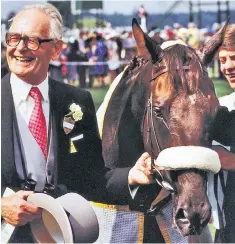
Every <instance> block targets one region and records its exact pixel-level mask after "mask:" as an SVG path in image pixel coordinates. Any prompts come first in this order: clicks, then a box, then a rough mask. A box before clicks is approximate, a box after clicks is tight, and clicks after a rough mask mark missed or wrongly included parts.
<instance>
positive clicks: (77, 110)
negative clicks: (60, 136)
mask: <svg viewBox="0 0 235 244" xmlns="http://www.w3.org/2000/svg"><path fill="white" fill-rule="evenodd" d="M69 109H70V110H71V112H70V113H69V114H72V116H73V119H74V120H75V121H78V120H82V116H83V112H82V109H81V107H80V106H79V105H77V104H76V103H73V104H71V105H70V107H69Z"/></svg>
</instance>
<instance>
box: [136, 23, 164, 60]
mask: <svg viewBox="0 0 235 244" xmlns="http://www.w3.org/2000/svg"><path fill="white" fill-rule="evenodd" d="M132 30H133V35H134V37H135V40H136V45H137V54H138V55H140V56H143V57H145V58H146V59H149V58H150V57H151V60H152V62H153V63H156V62H158V61H160V60H161V59H162V57H163V55H164V52H163V50H162V49H161V47H160V45H159V44H158V43H156V42H155V41H154V40H152V39H151V38H150V37H149V36H148V35H146V34H145V33H144V32H143V31H142V29H141V28H140V26H139V24H138V22H137V20H136V19H135V18H133V19H132Z"/></svg>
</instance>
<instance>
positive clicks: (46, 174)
mask: <svg viewBox="0 0 235 244" xmlns="http://www.w3.org/2000/svg"><path fill="white" fill-rule="evenodd" d="M5 41H6V44H7V51H6V56H7V62H8V65H9V69H10V73H8V74H7V75H6V76H5V77H4V78H3V79H2V82H1V85H2V90H1V91H2V97H1V106H2V120H1V126H2V135H1V136H2V137H1V142H2V154H1V161H2V167H1V183H2V185H1V187H2V188H1V189H2V198H1V217H2V218H3V219H4V220H5V221H6V222H7V223H8V224H11V225H13V226H17V228H16V230H15V234H14V235H13V237H12V239H11V240H10V241H11V242H14V243H30V242H33V240H32V237H31V235H30V229H29V225H28V223H29V222H31V221H32V220H34V219H38V218H41V210H40V209H39V208H38V207H37V206H35V205H34V204H31V203H29V202H27V197H28V196H30V195H31V194H34V191H36V192H46V193H49V194H52V195H53V196H54V197H59V196H61V195H63V194H65V193H67V192H76V193H78V194H81V195H82V196H83V197H85V198H87V199H88V200H93V201H104V200H106V189H107V192H108V193H109V192H110V194H113V195H115V191H114V192H113V191H112V190H109V186H110V184H109V181H110V180H111V182H112V184H111V187H112V189H115V188H118V189H117V192H118V193H119V194H120V191H121V192H122V196H123V197H125V196H126V199H129V198H130V199H131V194H130V188H129V185H131V184H137V183H145V182H146V176H145V174H144V173H143V172H142V171H140V167H141V165H142V164H144V160H145V158H146V154H144V155H142V156H141V157H140V159H139V160H138V161H137V162H136V165H135V166H134V167H133V168H132V169H128V170H126V171H125V172H124V171H121V172H122V174H121V177H120V171H119V172H116V171H115V170H113V171H109V170H108V169H105V168H104V162H103V158H102V146H101V140H100V137H99V133H98V129H97V121H96V114H95V109H94V104H93V101H92V98H91V95H90V93H89V92H88V91H84V90H81V89H80V88H76V87H73V86H69V85H67V84H63V83H61V82H57V81H55V80H53V79H51V78H50V77H48V67H49V63H50V60H54V59H56V58H57V57H58V55H59V53H60V51H61V49H62V45H63V42H62V17H61V15H60V13H59V11H58V10H57V9H56V8H55V7H54V6H53V5H51V4H48V3H44V4H33V5H27V6H25V7H24V8H23V9H22V10H21V11H20V12H19V13H18V14H17V15H16V16H15V17H14V18H13V19H12V23H11V26H10V29H9V32H7V34H6V40H5ZM117 171H118V170H117ZM117 175H118V176H117ZM106 178H107V180H108V182H106ZM122 179H123V180H122ZM7 188H10V189H11V190H14V192H15V193H13V194H11V195H8V196H6V194H5V193H6V190H7ZM28 190H29V191H28ZM107 195H108V194H107ZM77 206H78V207H79V203H78V205H77Z"/></svg>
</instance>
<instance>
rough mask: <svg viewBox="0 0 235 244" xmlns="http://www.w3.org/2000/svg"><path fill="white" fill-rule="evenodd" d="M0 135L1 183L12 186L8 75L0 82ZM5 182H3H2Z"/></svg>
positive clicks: (13, 177) (12, 155) (11, 122)
mask: <svg viewBox="0 0 235 244" xmlns="http://www.w3.org/2000/svg"><path fill="white" fill-rule="evenodd" d="M1 86H2V96H1V103H2V104H1V109H2V112H1V115H2V120H1V126H2V129H1V133H2V139H1V143H2V156H1V159H2V176H3V180H2V183H3V184H6V186H7V185H14V184H15V182H16V179H18V177H17V173H16V167H15V160H14V143H13V108H14V103H13V97H12V91H11V85H10V74H7V75H6V76H5V77H4V78H3V79H2V82H1ZM4 181H5V182H4Z"/></svg>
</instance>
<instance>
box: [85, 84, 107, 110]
mask: <svg viewBox="0 0 235 244" xmlns="http://www.w3.org/2000/svg"><path fill="white" fill-rule="evenodd" d="M108 89H109V86H105V87H103V88H93V89H87V90H88V91H89V92H90V93H91V96H92V98H93V101H94V104H95V109H96V110H97V109H98V108H99V106H100V105H101V103H102V102H103V100H104V96H105V94H106V92H107V91H108Z"/></svg>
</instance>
